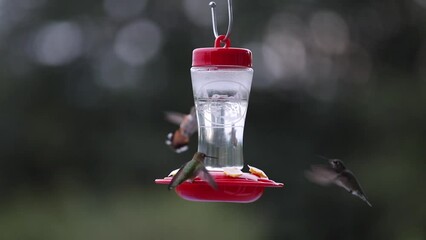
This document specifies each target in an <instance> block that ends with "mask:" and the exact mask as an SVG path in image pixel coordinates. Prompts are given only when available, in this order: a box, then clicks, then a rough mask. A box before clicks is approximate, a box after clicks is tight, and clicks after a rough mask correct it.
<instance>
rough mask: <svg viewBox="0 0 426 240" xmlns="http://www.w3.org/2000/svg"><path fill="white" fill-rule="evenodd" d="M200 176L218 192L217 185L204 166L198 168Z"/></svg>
mask: <svg viewBox="0 0 426 240" xmlns="http://www.w3.org/2000/svg"><path fill="white" fill-rule="evenodd" d="M198 168H199V169H198V176H199V177H200V178H201V179H203V180H204V181H206V182H207V183H208V184H209V185H210V186H211V187H212V188H214V189H215V190H217V183H216V181H215V180H214V178H213V177H212V175H211V174H210V173H209V171H208V170H207V169H206V167H205V166H204V165H203V164H200V166H199V167H198Z"/></svg>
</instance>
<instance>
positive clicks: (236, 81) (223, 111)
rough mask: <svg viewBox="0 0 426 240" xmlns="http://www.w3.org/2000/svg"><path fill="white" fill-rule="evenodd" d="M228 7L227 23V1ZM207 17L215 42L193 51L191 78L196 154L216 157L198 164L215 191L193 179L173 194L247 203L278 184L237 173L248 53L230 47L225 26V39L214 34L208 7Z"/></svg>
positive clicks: (247, 91)
mask: <svg viewBox="0 0 426 240" xmlns="http://www.w3.org/2000/svg"><path fill="white" fill-rule="evenodd" d="M212 7H214V6H212ZM228 9H229V11H230V24H231V20H232V16H231V11H232V10H231V9H232V7H231V6H230V1H228ZM212 14H213V29H214V33H215V36H216V40H215V44H214V47H213V48H197V49H195V50H194V51H193V55H192V68H191V78H192V87H193V93H194V101H195V108H196V112H197V119H198V152H202V153H205V154H206V155H207V156H214V157H216V158H205V160H204V165H205V166H206V168H207V170H209V173H210V174H211V175H212V177H213V178H214V180H215V181H216V183H217V185H218V189H214V188H212V187H211V186H210V185H209V184H208V183H207V182H206V181H204V180H202V179H200V178H199V177H197V178H195V179H194V181H192V182H189V181H185V182H184V183H182V184H180V185H179V186H177V187H176V193H177V194H178V195H179V196H180V197H182V198H184V199H186V200H190V201H202V202H237V203H248V202H253V201H256V200H257V199H259V198H260V197H261V196H262V194H263V191H264V189H265V187H282V186H283V184H282V183H276V182H274V181H272V180H269V179H268V178H267V177H266V175H264V174H259V173H260V172H262V171H260V170H258V171H256V170H254V171H252V169H255V168H251V169H250V173H243V172H241V170H242V168H243V166H244V160H243V133H244V123H245V118H246V113H247V107H248V99H249V95H250V89H251V83H252V78H253V69H252V68H251V67H252V53H251V51H250V50H248V49H244V48H232V47H231V41H230V39H229V31H230V25H229V26H228V33H227V34H226V36H225V35H220V36H217V30H216V27H215V22H216V21H215V18H214V16H215V15H214V11H213V8H212ZM221 44H224V47H221ZM259 171H260V172H259ZM262 173H263V172H262ZM171 180H172V176H168V177H165V178H163V179H157V180H155V182H156V183H157V184H169V183H170V182H171Z"/></svg>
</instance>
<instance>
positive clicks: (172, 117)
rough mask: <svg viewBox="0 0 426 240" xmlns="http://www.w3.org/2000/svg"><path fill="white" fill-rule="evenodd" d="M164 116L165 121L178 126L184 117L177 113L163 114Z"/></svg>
mask: <svg viewBox="0 0 426 240" xmlns="http://www.w3.org/2000/svg"><path fill="white" fill-rule="evenodd" d="M164 116H165V118H166V120H167V121H169V122H171V123H174V124H176V125H180V124H181V123H182V121H183V119H184V118H185V116H186V115H185V114H183V113H178V112H164Z"/></svg>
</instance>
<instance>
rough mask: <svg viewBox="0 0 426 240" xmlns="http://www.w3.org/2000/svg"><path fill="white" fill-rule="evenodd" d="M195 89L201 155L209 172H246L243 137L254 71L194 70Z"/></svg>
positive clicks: (192, 69) (228, 69)
mask: <svg viewBox="0 0 426 240" xmlns="http://www.w3.org/2000/svg"><path fill="white" fill-rule="evenodd" d="M191 77H192V87H193V93H194V101H195V107H196V111H197V118H198V131H199V132H198V151H199V152H203V153H206V154H207V155H208V156H213V157H217V159H216V158H206V159H205V160H204V164H205V165H206V167H207V168H208V169H209V170H221V169H222V168H223V167H237V168H239V169H242V168H243V165H244V160H243V135H244V123H245V119H246V114H247V107H248V99H249V95H250V88H251V82H252V78H253V69H252V68H250V67H227V66H225V67H214V66H209V67H192V68H191Z"/></svg>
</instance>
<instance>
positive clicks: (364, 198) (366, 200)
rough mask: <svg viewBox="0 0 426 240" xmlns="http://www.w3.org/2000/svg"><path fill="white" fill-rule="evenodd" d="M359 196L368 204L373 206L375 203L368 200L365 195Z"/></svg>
mask: <svg viewBox="0 0 426 240" xmlns="http://www.w3.org/2000/svg"><path fill="white" fill-rule="evenodd" d="M359 198H361V199H362V200H363V201H364V202H365V203H367V205H368V206H370V207H373V205H372V204H371V203H370V202H369V201H368V199H367V198H366V197H365V196H364V195H361V196H359Z"/></svg>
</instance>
